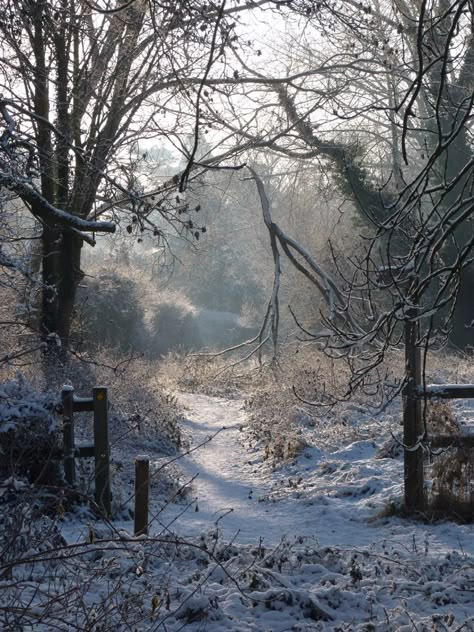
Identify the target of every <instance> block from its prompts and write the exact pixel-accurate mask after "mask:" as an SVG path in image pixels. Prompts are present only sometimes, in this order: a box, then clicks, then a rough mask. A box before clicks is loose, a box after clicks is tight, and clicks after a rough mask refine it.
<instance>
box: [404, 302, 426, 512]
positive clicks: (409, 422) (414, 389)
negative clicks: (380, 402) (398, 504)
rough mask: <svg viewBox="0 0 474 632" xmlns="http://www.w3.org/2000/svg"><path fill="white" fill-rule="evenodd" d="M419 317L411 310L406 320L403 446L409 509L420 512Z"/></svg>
mask: <svg viewBox="0 0 474 632" xmlns="http://www.w3.org/2000/svg"><path fill="white" fill-rule="evenodd" d="M416 314H417V310H416V308H412V309H410V310H407V319H406V321H405V368H406V385H405V388H404V391H403V444H404V483H405V507H406V509H407V510H408V511H417V510H421V509H422V508H423V504H424V480H423V478H424V477H423V475H424V472H423V447H422V445H421V438H422V436H423V420H422V414H421V399H420V398H419V389H420V386H421V354H420V348H419V347H418V346H417V339H418V332H419V324H418V321H413V320H410V318H413V317H415V316H416Z"/></svg>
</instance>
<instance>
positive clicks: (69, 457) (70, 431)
mask: <svg viewBox="0 0 474 632" xmlns="http://www.w3.org/2000/svg"><path fill="white" fill-rule="evenodd" d="M61 401H62V405H63V463H64V477H65V479H66V482H67V483H68V485H74V484H75V482H76V463H75V460H74V459H75V443H74V389H73V388H72V386H63V389H62V391H61Z"/></svg>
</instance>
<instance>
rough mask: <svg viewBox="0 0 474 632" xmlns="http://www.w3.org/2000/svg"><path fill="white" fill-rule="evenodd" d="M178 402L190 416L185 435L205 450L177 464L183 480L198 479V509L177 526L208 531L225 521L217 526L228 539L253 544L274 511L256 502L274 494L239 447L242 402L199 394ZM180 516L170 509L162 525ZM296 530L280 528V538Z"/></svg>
mask: <svg viewBox="0 0 474 632" xmlns="http://www.w3.org/2000/svg"><path fill="white" fill-rule="evenodd" d="M179 401H180V403H181V404H182V405H183V406H184V408H185V414H186V420H185V421H184V422H183V423H182V430H183V432H184V435H185V436H186V437H187V438H188V440H190V443H191V447H196V446H201V447H198V448H197V449H196V450H195V451H193V452H191V453H190V454H189V455H187V456H186V457H184V458H183V459H182V460H181V461H179V466H180V468H181V469H182V471H183V474H184V478H187V479H192V478H194V477H197V478H196V479H195V481H194V483H193V494H192V495H193V496H194V497H196V505H195V506H194V508H193V511H188V512H187V513H186V514H185V516H184V517H183V519H182V520H180V521H179V522H178V525H179V531H180V532H185V533H188V534H195V533H199V532H202V531H206V530H208V529H209V528H210V527H212V526H213V525H214V524H215V523H216V521H217V520H219V519H220V518H222V519H221V520H219V526H220V527H221V528H224V531H225V535H226V538H232V537H233V536H235V535H236V534H237V532H238V540H239V542H254V541H255V539H256V537H258V535H257V534H262V535H264V534H265V533H267V532H268V527H269V521H270V516H269V514H270V511H271V508H269V507H268V506H266V505H265V504H264V503H259V502H258V498H261V497H263V496H264V495H265V494H267V493H268V492H269V491H270V485H269V480H267V481H265V480H264V479H263V477H262V475H261V472H260V471H258V470H256V468H255V464H254V463H253V462H252V460H251V456H252V455H249V453H248V452H247V450H246V448H244V447H243V446H242V444H241V442H240V439H241V429H242V427H243V426H244V425H245V424H246V423H247V418H246V414H245V412H244V411H243V410H242V402H241V401H239V400H226V399H221V398H217V397H207V396H205V395H195V394H189V395H188V394H181V395H180V396H179ZM216 433H217V434H216ZM213 435H215V436H213ZM211 436H213V438H212V440H211V441H208V439H209V437H211ZM206 442H207V443H206ZM201 444H204V445H201ZM196 506H197V509H198V511H196ZM178 509H180V507H178ZM176 513H177V508H176V507H172V508H169V510H168V511H166V515H165V516H162V517H161V522H162V523H165V524H166V521H168V523H169V522H172V521H173V520H174V515H175V514H176ZM224 516H225V517H224ZM285 518H286V519H287V518H288V517H287V516H285ZM176 527H177V524H173V528H176ZM293 529H294V522H293V520H290V521H288V519H287V520H285V521H284V522H283V523H282V522H280V523H279V532H280V534H281V535H283V534H284V533H285V532H288V531H292V530H293Z"/></svg>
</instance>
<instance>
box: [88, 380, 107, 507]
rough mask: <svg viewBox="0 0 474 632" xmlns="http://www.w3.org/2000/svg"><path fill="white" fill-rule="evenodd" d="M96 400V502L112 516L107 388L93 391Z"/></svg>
mask: <svg viewBox="0 0 474 632" xmlns="http://www.w3.org/2000/svg"><path fill="white" fill-rule="evenodd" d="M92 398H93V400H94V457H95V500H96V503H97V504H98V505H99V506H100V507H102V509H103V510H104V512H105V513H106V515H107V516H110V515H111V494H110V446H109V406H108V393H107V389H106V388H102V387H100V388H94V389H92Z"/></svg>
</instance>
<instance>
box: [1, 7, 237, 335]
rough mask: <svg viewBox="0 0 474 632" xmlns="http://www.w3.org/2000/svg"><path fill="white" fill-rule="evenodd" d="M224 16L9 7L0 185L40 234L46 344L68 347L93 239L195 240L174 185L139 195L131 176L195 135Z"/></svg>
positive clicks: (228, 26)
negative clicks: (155, 154) (120, 224)
mask: <svg viewBox="0 0 474 632" xmlns="http://www.w3.org/2000/svg"><path fill="white" fill-rule="evenodd" d="M224 8H225V2H223V3H220V4H215V3H210V4H209V5H206V6H203V5H202V4H201V3H199V2H192V1H188V0H184V1H183V2H180V3H174V2H164V3H156V2H153V1H150V2H148V1H147V0H132V1H131V2H124V1H123V0H110V1H109V0H107V1H104V2H87V1H82V0H55V1H53V2H49V1H48V2H46V1H45V0H24V1H22V2H13V1H11V0H3V2H2V18H1V20H0V32H1V37H2V43H1V58H0V81H1V83H2V98H1V101H0V113H1V115H2V123H3V133H2V136H1V143H0V185H1V186H2V187H3V188H5V189H7V190H9V192H10V198H14V197H18V198H19V199H20V200H21V201H22V202H23V204H24V205H25V206H26V207H27V209H28V210H29V211H30V212H31V214H32V215H33V217H34V218H35V219H36V220H38V221H39V222H40V224H41V226H42V234H41V241H42V287H43V298H42V316H41V333H42V335H43V337H44V338H45V339H46V340H52V339H53V338H54V339H59V340H61V341H62V343H63V344H67V342H68V339H69V334H70V324H71V316H72V313H73V309H74V301H75V295H76V288H77V285H78V283H79V281H80V279H81V278H82V275H83V273H82V272H81V267H80V266H81V249H82V246H83V243H84V242H87V243H89V244H91V245H93V244H94V234H95V233H100V232H112V231H113V230H114V226H115V223H116V221H118V220H119V219H122V218H123V216H124V215H128V220H127V232H129V233H130V234H131V235H132V236H135V237H136V238H138V239H140V238H141V234H142V233H143V232H145V231H149V232H151V234H152V235H153V236H154V237H155V238H156V240H160V239H163V237H164V228H163V226H168V227H171V229H173V228H175V229H176V230H177V231H178V232H183V231H186V230H188V229H189V225H190V224H189V222H188V218H187V217H186V213H187V211H188V210H189V209H187V208H186V207H185V205H184V204H183V202H182V201H181V200H180V198H179V196H176V192H177V188H178V186H179V184H180V182H179V178H178V176H176V177H175V178H172V179H171V180H170V181H169V182H168V183H167V184H166V186H164V187H161V189H160V190H159V191H154V192H153V194H151V193H150V195H143V193H144V192H143V190H142V188H141V187H140V183H139V182H138V179H137V177H136V175H135V173H134V166H136V164H137V162H139V160H140V159H145V158H146V156H140V155H139V154H138V150H139V144H140V143H144V142H145V141H146V140H147V139H159V138H164V139H167V142H171V143H173V142H174V143H175V144H176V145H177V146H178V147H179V136H180V134H183V133H185V132H187V133H189V132H191V131H192V130H193V129H195V128H196V129H197V128H198V127H199V121H198V120H197V119H198V118H199V94H200V91H202V88H203V82H204V80H205V78H206V77H207V76H208V75H209V72H210V70H211V68H212V67H213V66H214V64H216V63H217V62H218V61H219V60H220V61H219V63H220V62H221V61H222V60H223V56H224V54H225V50H226V47H227V46H228V45H229V43H230V41H231V40H232V37H233V24H232V22H231V20H230V18H227V16H226V15H225V13H224ZM234 8H235V7H234ZM237 8H238V7H237ZM231 9H232V7H229V11H228V12H229V14H230V15H231V14H232V11H231ZM173 139H175V140H174V141H173ZM132 156H133V160H132V159H131V158H132ZM190 158H192V152H191V155H190ZM189 164H190V165H191V164H192V160H190V161H189ZM187 171H188V173H186V174H184V175H183V179H182V183H181V188H183V187H184V184H185V181H186V178H187V177H189V169H188V170H187ZM157 188H159V187H157ZM173 190H174V194H173V198H170V195H171V194H172V193H173ZM175 196H176V197H175ZM157 217H161V218H162V220H163V221H162V220H160V221H159V223H160V225H159V226H158V223H157V222H158V220H157V219H156V218H157ZM90 233H92V236H90V235H89V234H90ZM189 234H190V235H191V237H192V236H193V232H192V231H189ZM53 334H54V336H52V335H53Z"/></svg>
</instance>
